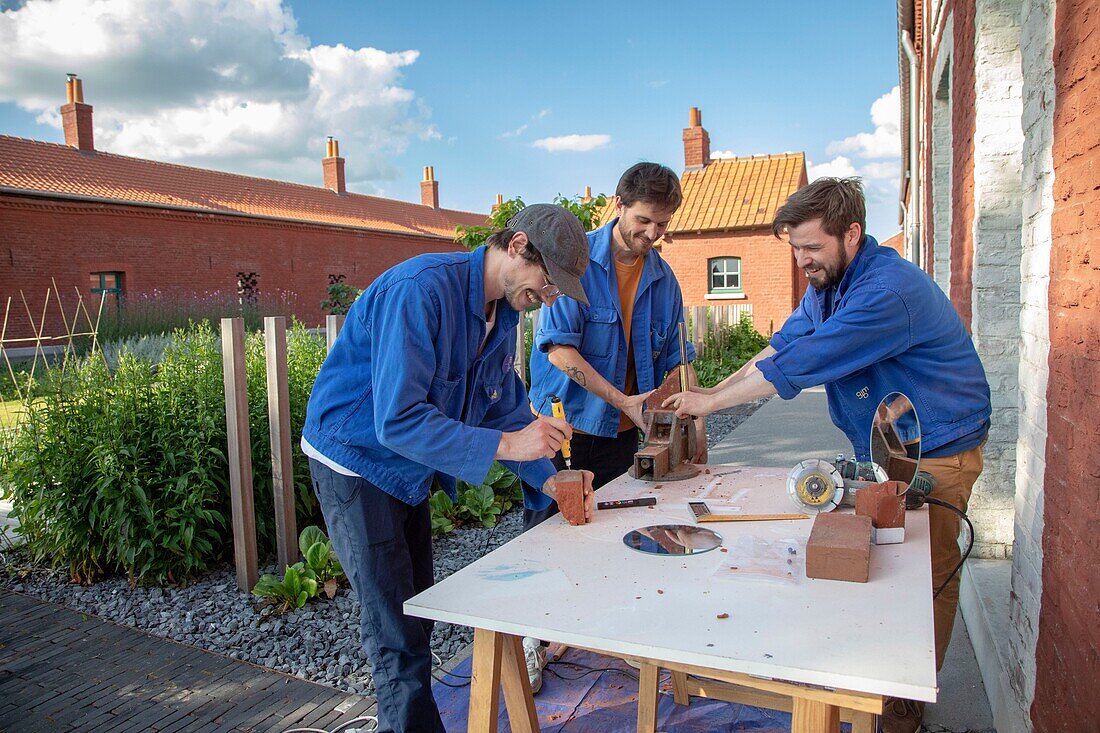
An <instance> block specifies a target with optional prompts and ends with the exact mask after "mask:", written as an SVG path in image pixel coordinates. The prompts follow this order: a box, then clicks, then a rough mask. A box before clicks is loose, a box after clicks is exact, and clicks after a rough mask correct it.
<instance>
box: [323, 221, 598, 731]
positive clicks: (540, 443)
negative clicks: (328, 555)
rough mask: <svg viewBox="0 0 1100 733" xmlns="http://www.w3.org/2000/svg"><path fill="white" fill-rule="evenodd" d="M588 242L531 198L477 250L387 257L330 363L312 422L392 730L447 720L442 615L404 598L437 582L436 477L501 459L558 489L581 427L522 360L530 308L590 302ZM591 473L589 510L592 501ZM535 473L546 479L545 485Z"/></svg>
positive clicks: (532, 481)
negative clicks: (524, 378) (529, 375)
mask: <svg viewBox="0 0 1100 733" xmlns="http://www.w3.org/2000/svg"><path fill="white" fill-rule="evenodd" d="M587 266H588V241H587V239H586V238H585V234H584V230H583V228H582V227H581V224H580V222H579V221H578V220H577V218H576V217H575V216H573V214H571V213H569V212H568V211H566V210H565V209H563V208H562V207H560V206H552V205H550V204H535V205H532V206H528V207H527V208H525V209H522V210H521V211H520V212H519V213H517V214H516V216H514V217H513V218H512V219H511V220H510V221H509V222H508V225H507V228H505V229H504V230H502V231H498V232H496V233H494V234H493V235H492V236H490V237H489V239H488V241H487V242H486V244H485V245H484V246H482V247H479V248H478V249H476V250H474V251H473V252H463V253H448V254H428V255H421V256H419V257H414V258H412V259H410V260H407V261H406V262H403V263H401V264H400V265H397V266H396V267H394V268H392V269H390V270H387V271H386V272H385V273H383V274H382V275H381V276H380V277H379V278H378V279H377V280H375V281H374V283H373V284H371V286H370V287H369V288H368V289H367V291H366V292H365V293H363V295H362V296H360V297H359V299H358V300H356V302H355V304H354V305H353V306H352V307H351V310H350V311H349V312H348V316H347V319H346V321H345V324H344V327H343V329H342V330H341V331H340V335H339V337H338V338H337V339H336V342H335V344H333V347H332V351H331V352H330V353H329V355H328V358H327V359H325V363H324V364H323V365H322V367H321V371H320V373H319V374H318V375H317V381H316V382H315V383H314V385H313V392H312V394H311V395H310V399H309V405H308V408H307V411H306V423H305V427H304V429H303V431H302V450H303V452H305V454H306V455H307V456H309V459H310V460H309V467H310V473H311V474H312V476H313V488H314V491H315V492H316V493H317V497H318V499H319V501H320V503H321V510H322V512H323V513H324V516H325V523H326V524H327V525H328V530H329V534H330V535H331V537H332V542H333V546H334V547H335V549H336V554H337V556H338V557H339V559H340V563H341V565H343V567H344V571H345V572H346V573H347V576H348V579H349V580H350V581H351V585H352V587H353V588H354V589H355V592H356V595H357V596H358V598H359V603H360V606H361V612H360V638H361V640H362V643H363V647H364V648H365V650H366V652H367V656H368V658H369V659H370V661H371V665H372V673H373V676H374V687H375V693H376V696H377V698H378V728H377V730H378V731H383V732H388V731H402V732H406V731H408V732H411V731H428V732H431V733H435V732H437V731H443V725H442V723H441V721H440V718H439V711H438V709H437V708H436V705H435V701H434V700H433V698H432V693H431V681H432V678H431V651H430V647H429V642H430V639H431V632H432V622H431V621H427V620H423V619H417V618H410V617H408V616H405V615H404V613H403V611H402V604H404V602H405V601H406V600H408V599H409V598H411V597H412V596H414V595H416V594H417V593H419V592H420V591H422V590H424V589H426V588H428V587H429V586H430V585H431V584H432V582H433V577H432V540H431V511H430V509H429V508H428V496H429V494H430V491H431V488H432V484H433V481H438V482H439V484H440V485H441V486H442V487H443V489H444V490H446V491H447V492H448V493H449V494H450V495H451V497H452V498H454V496H455V479H456V478H461V479H462V480H464V481H467V482H469V483H472V484H475V485H477V484H480V483H481V482H482V481H483V480H484V478H485V476H486V475H487V474H488V472H489V467H490V466H491V465H492V462H493V461H494V460H500V461H503V462H504V463H505V465H507V466H508V467H509V468H510V469H512V470H513V471H514V472H516V473H518V474H519V475H520V476H521V477H522V478H523V480H524V484H525V486H524V497H523V498H524V505H525V506H526V507H528V508H531V509H542V508H545V507H547V506H549V505H550V503H551V501H552V500H553V497H554V488H555V474H556V469H555V468H554V466H553V464H552V463H551V462H550V460H549V458H550V457H551V456H553V455H554V454H555V453H556V452H557V451H558V449H559V448H560V447H561V444H562V441H563V440H567V439H569V438H570V437H571V436H572V430H571V428H570V427H569V425H568V424H567V423H566V422H565V421H563V420H558V419H555V418H552V417H538V418H536V417H534V416H533V415H532V414H531V410H530V407H529V403H528V400H527V393H526V390H525V389H524V387H523V383H522V382H521V381H520V379H519V376H518V375H517V374H516V372H515V370H514V369H513V360H514V359H515V348H516V325H517V323H518V320H519V316H518V313H517V312H518V311H523V310H526V309H528V308H532V307H534V306H535V305H538V304H540V303H542V304H550V303H553V302H554V301H555V300H556V299H557V298H558V297H559V296H560V295H563V294H564V295H567V296H569V297H571V298H575V299H577V300H579V301H581V302H587V299H586V298H585V294H584V289H583V288H582V287H581V283H580V277H581V275H583V274H584V271H585V268H586V267H587ZM591 483H592V474H591V473H589V472H585V495H586V500H585V503H584V511H583V515H580V516H566V519H567V520H568V521H569V522H570V523H572V524H582V523H584V522H585V521H586V520H587V519H588V518H590V517H591V512H592V499H591V495H592V486H591ZM531 487H541V491H538V490H535V489H533V488H531Z"/></svg>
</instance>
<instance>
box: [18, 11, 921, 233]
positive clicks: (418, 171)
mask: <svg viewBox="0 0 1100 733" xmlns="http://www.w3.org/2000/svg"><path fill="white" fill-rule="evenodd" d="M0 9H2V11H3V12H2V13H0V49H3V53H4V55H5V57H6V58H5V60H4V62H3V63H0V134H5V135H16V136H20V137H27V138H34V139H37V140H46V141H54V142H62V141H63V135H62V133H61V120H60V114H59V112H58V107H59V106H60V105H61V104H62V103H63V102H64V101H65V100H64V96H65V91H64V86H65V74H66V73H68V72H74V73H77V74H79V76H80V77H81V79H82V80H83V83H84V96H85V101H86V102H87V103H89V104H91V105H93V107H94V110H95V111H94V124H95V141H96V148H97V149H99V150H106V151H109V152H112V153H119V154H123V155H133V156H137V157H142V158H151V159H155V160H161V161H167V162H174V163H181V164H185V165H194V166H200V167H204V168H215V169H218V170H225V171H232V172H235V173H244V174H248V175H256V176H262V177H266V178H276V179H281V180H288V181H295V182H299V183H305V184H310V185H318V186H319V185H321V183H322V170H321V163H320V159H321V158H322V157H323V156H324V151H325V139H326V137H327V136H328V135H332V136H334V137H336V138H337V139H338V140H339V142H340V154H341V155H342V156H343V157H344V158H346V160H347V163H346V174H347V181H348V189H349V190H350V191H354V192H357V193H369V194H375V195H381V196H387V197H391V198H397V199H403V200H408V201H416V202H419V200H420V188H419V182H420V180H421V177H422V172H423V167H424V166H427V165H431V166H433V167H434V169H435V178H436V179H437V180H438V181H439V193H440V204H441V206H443V207H445V208H452V209H462V210H467V211H479V212H487V211H488V209H489V207H490V206H491V204H492V202H493V201H494V200H495V198H496V194H498V193H500V194H503V195H504V197H505V198H511V197H513V196H520V197H522V198H523V200H524V201H526V202H527V203H534V202H537V201H547V200H550V199H551V198H552V197H554V196H555V195H558V194H561V195H564V196H576V195H579V194H580V193H581V192H582V191H583V190H584V187H585V186H586V185H588V186H591V187H592V189H593V191H594V192H596V193H600V192H603V193H609V194H610V193H613V192H614V187H615V183H616V182H617V181H618V178H619V175H620V174H621V173H622V172H623V171H624V170H625V169H626V168H628V167H629V166H631V165H633V164H634V163H636V162H639V161H642V160H654V161H658V162H661V163H664V164H666V165H668V166H670V167H671V168H673V170H676V171H681V170H682V169H683V165H684V159H683V143H682V140H681V134H682V130H683V128H684V127H686V126H687V124H688V110H689V109H690V108H691V107H698V108H700V110H701V111H702V118H703V126H704V127H705V128H706V129H707V131H708V133H709V134H710V141H711V154H712V157H720V156H729V155H736V156H743V155H753V154H765V153H783V152H788V151H804V152H805V153H806V156H807V160H808V162H809V176H810V179H811V180H813V179H814V178H815V177H817V176H820V175H860V176H862V177H863V178H864V183H865V186H866V190H867V198H868V232H869V233H871V234H873V235H875V236H877V237H878V238H879V239H880V240H882V239H885V238H886V237H888V236H890V235H892V234H894V233H895V232H897V231H898V229H899V226H898V216H897V212H898V204H897V194H898V182H899V175H900V150H901V146H900V139H899V117H900V108H899V99H898V89H897V85H898V61H897V34H896V22H897V21H896V16H895V13H896V8H895V7H894V4H893V3H889V2H881V0H877V1H872V0H859V1H851V2H848V1H844V2H842V1H840V0H818V1H816V2H813V1H805V2H795V1H793V0H791V1H790V2H785V1H782V0H776V1H775V2H759V0H757V1H756V2H743V1H741V0H725V1H716V2H708V1H705V0H698V1H697V2H693V3H668V2H648V1H647V0H638V1H636V2H633V3H627V4H615V3H592V2H589V3H574V2H566V1H564V0H560V1H559V2H555V3H516V2H478V1H476V0H469V1H466V2H454V1H453V0H452V1H450V2H435V1H434V0H420V1H419V2H407V3H398V2H364V1H362V0H360V1H358V2H351V1H348V2H334V1H329V0H308V1H307V0H293V1H284V2H279V1H278V0H53V1H47V0H14V1H12V0H0Z"/></svg>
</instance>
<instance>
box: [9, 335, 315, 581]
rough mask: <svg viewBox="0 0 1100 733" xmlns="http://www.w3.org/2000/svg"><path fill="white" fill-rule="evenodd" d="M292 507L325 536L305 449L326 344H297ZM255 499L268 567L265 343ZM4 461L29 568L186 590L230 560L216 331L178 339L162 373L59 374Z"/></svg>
mask: <svg viewBox="0 0 1100 733" xmlns="http://www.w3.org/2000/svg"><path fill="white" fill-rule="evenodd" d="M287 342H288V379H289V387H290V400H291V404H290V412H291V432H292V440H291V443H292V446H293V450H294V483H295V498H296V501H295V506H296V511H297V516H298V521H299V523H300V524H302V525H309V524H319V523H321V521H322V520H321V517H320V511H319V508H318V505H317V501H316V499H315V498H314V497H313V493H312V487H311V482H310V480H309V469H308V465H307V462H306V460H305V459H304V457H303V456H302V455H301V449H300V447H299V446H298V440H299V438H300V436H301V429H302V424H303V422H304V416H305V404H306V401H307V399H308V396H309V391H310V389H311V387H312V384H313V380H314V378H315V377H316V374H317V370H318V369H319V367H320V364H321V362H322V361H323V360H324V356H325V343H324V339H323V338H322V337H320V336H316V335H313V334H310V333H309V332H308V331H306V330H305V329H304V328H302V327H301V326H300V325H295V326H294V327H293V328H291V329H290V330H289V332H288V339H287ZM246 351H247V358H246V367H247V372H248V378H249V384H250V389H249V400H250V404H249V415H250V429H251V439H252V450H253V456H252V458H253V481H254V485H253V497H254V501H255V505H256V528H257V539H258V545H259V550H260V553H261V555H263V554H264V553H270V552H272V551H273V549H274V545H275V536H274V533H275V528H274V511H273V506H272V505H273V496H272V486H271V450H270V444H269V438H268V431H267V390H266V389H265V383H266V375H265V363H264V354H263V347H262V335H261V334H251V335H250V336H249V337H248V340H247V344H246ZM50 374H51V379H50V380H49V389H47V390H44V392H43V394H41V396H39V397H37V398H35V399H33V400H31V401H30V402H29V403H28V404H27V405H25V410H26V415H25V418H24V420H23V422H22V423H21V424H20V426H19V428H18V429H16V430H14V431H11V432H10V433H8V434H7V437H6V439H5V441H4V445H3V446H2V448H3V451H2V453H0V480H2V481H3V485H4V486H5V487H6V491H7V492H8V494H9V495H10V498H11V499H12V503H13V512H12V514H13V516H15V517H16V518H18V520H19V522H20V530H19V532H20V534H21V535H22V536H23V537H24V538H25V539H26V542H27V547H28V549H29V551H30V552H31V554H32V557H33V558H34V559H36V560H38V561H47V562H50V563H51V564H53V565H55V566H63V567H66V568H67V569H68V570H69V572H70V574H71V576H72V577H73V579H74V580H76V581H79V582H92V581H94V580H95V579H97V578H98V577H99V576H101V575H102V574H104V573H111V572H118V571H121V572H125V573H126V574H127V575H128V576H129V577H130V579H131V582H134V583H138V582H140V583H157V584H162V583H166V582H175V583H185V582H187V581H188V580H190V579H191V578H194V577H195V576H196V575H198V574H199V573H202V572H204V571H205V570H206V569H207V568H209V567H210V566H211V565H212V564H213V563H215V562H218V561H220V560H223V559H225V558H227V557H228V556H230V555H231V553H232V541H231V532H230V509H229V489H228V475H229V473H228V462H227V458H226V454H225V449H226V427H225V398H224V391H223V384H222V360H221V349H220V341H219V339H218V337H217V335H216V333H215V331H214V329H213V327H212V326H210V325H209V324H196V325H191V326H189V327H188V328H186V329H183V330H179V331H176V332H175V333H173V335H172V338H171V340H170V342H169V343H168V344H167V345H165V347H164V350H163V354H162V355H161V357H160V361H159V363H154V361H153V360H152V358H151V357H150V355H149V354H143V355H141V356H138V355H135V354H133V353H129V352H127V351H125V350H121V353H120V354H119V355H118V357H117V363H116V364H115V369H114V371H113V372H112V371H111V370H110V369H108V366H107V364H106V362H105V359H104V356H103V354H102V353H98V352H97V353H94V354H90V355H88V356H86V357H84V358H80V359H76V358H73V359H69V360H68V361H67V362H66V363H65V365H64V368H55V369H54V370H52V371H51V373H50Z"/></svg>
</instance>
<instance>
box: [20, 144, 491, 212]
mask: <svg viewBox="0 0 1100 733" xmlns="http://www.w3.org/2000/svg"><path fill="white" fill-rule="evenodd" d="M4 139H8V140H15V141H18V142H23V143H32V144H35V145H45V146H48V147H51V148H58V149H63V150H74V151H75V150H76V148H73V147H72V146H69V145H65V144H64V143H54V142H49V141H47V140H34V139H33V138H25V137H19V136H16V135H3V134H0V141H2V140H4ZM78 152H79V151H78ZM92 152H94V153H95V155H96V156H104V157H108V158H115V159H118V160H125V161H134V162H136V163H140V164H144V165H154V166H164V167H166V168H173V169H178V170H181V171H187V172H190V171H195V172H197V173H201V174H203V175H209V174H215V175H219V176H227V177H231V178H239V179H245V180H251V181H259V182H261V183H264V184H272V183H275V184H278V185H280V186H293V187H295V188H304V189H306V190H308V191H311V192H312V191H328V190H329V189H327V188H325V187H324V186H311V185H309V184H307V183H297V182H295V181H285V180H282V179H279V178H261V177H260V176H253V175H249V174H247V173H233V172H230V171H223V170H218V169H217V168H200V167H198V166H194V165H186V164H183V163H170V162H167V161H163V160H155V159H153V158H139V157H137V156H133V155H123V154H121V153H111V152H108V151H106V150H95V151H92ZM344 196H346V197H353V196H354V197H356V198H363V199H371V200H374V201H378V202H380V203H385V204H405V205H407V206H421V207H423V206H424V204H420V203H416V202H415V201H406V200H404V199H394V198H386V197H384V196H375V195H372V194H367V193H355V192H353V191H347V192H345V194H344ZM432 211H447V212H452V213H456V214H463V215H473V216H480V215H482V212H479V211H464V210H462V209H444V208H442V207H441V208H438V209H432Z"/></svg>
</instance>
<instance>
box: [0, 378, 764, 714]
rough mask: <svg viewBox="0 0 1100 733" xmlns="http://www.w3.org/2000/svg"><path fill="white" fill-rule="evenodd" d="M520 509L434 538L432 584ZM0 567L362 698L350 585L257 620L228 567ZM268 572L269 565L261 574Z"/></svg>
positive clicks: (453, 643)
mask: <svg viewBox="0 0 1100 733" xmlns="http://www.w3.org/2000/svg"><path fill="white" fill-rule="evenodd" d="M763 402H764V400H760V401H758V402H755V403H751V404H749V405H744V406H742V407H740V408H736V409H735V410H733V411H731V412H729V413H726V414H722V415H712V416H711V417H709V418H707V443H708V446H713V445H715V444H716V443H717V442H718V441H720V440H721V439H722V438H724V437H725V436H726V435H728V434H729V433H730V432H731V431H732V430H733V429H734V428H735V427H737V425H739V424H740V423H741V422H743V421H744V420H745V419H746V418H747V417H748V416H749V415H751V414H752V413H753V412H754V411H755V410H756V409H757V408H758V407H759V406H760V405H761V404H763ZM522 522H523V512H522V511H520V510H519V509H514V510H512V511H510V512H509V513H508V514H506V515H505V516H504V517H503V518H502V519H501V521H500V523H499V524H498V525H497V526H496V527H494V528H492V529H486V528H484V527H462V528H460V529H458V530H456V531H454V532H452V533H450V534H448V535H446V536H444V537H441V538H439V539H437V540H436V541H435V548H434V550H435V578H436V580H437V581H439V580H442V579H443V578H445V577H447V576H448V575H450V574H451V573H453V572H455V571H456V570H459V569H461V568H463V567H465V566H466V565H468V564H469V563H471V562H473V561H474V560H477V559H478V558H480V557H481V556H483V555H485V554H487V553H488V552H490V551H492V550H494V549H496V548H497V547H499V546H500V545H502V544H504V543H505V542H507V541H508V540H510V539H512V538H513V537H515V536H516V535H518V534H519V533H520V529H521V527H522ZM3 556H4V557H5V558H6V562H0V587H2V588H6V589H8V590H12V591H15V592H18V593H26V594H28V595H30V596H34V597H35V598H41V599H43V600H47V601H51V602H53V603H58V604H61V605H64V606H68V607H69V608H73V609H75V610H78V611H81V612H83V613H89V614H92V615H95V616H98V617H100V618H104V619H108V620H111V621H114V622H116V623H119V624H123V625H125V626H131V627H134V628H137V629H141V630H142V631H145V632H148V633H150V634H154V635H156V636H162V637H165V638H168V639H172V640H173V641H178V642H182V643H184V644H190V645H193V646H196V647H199V648H202V649H207V650H209V651H213V652H218V653H221V654H226V655H228V656H230V657H232V658H234V659H241V660H245V661H248V662H252V663H254V664H259V665H261V666H264V667H267V668H269V669H274V670H278V671H280V672H286V673H288V674H292V675H295V676H297V677H301V678H303V679H308V680H311V681H313V682H319V683H321V684H325V685H331V686H333V687H337V688H339V689H341V690H344V691H347V692H353V693H359V694H364V695H366V694H371V693H372V692H373V688H372V686H371V677H370V668H369V664H368V662H367V660H366V656H365V654H364V652H363V650H362V647H361V646H360V645H359V603H358V601H357V600H356V597H355V593H354V592H353V591H352V590H351V589H350V588H347V587H345V588H342V589H341V590H340V591H339V593H338V594H337V596H336V598H335V599H334V600H332V601H321V602H311V603H309V604H307V605H306V606H305V607H304V608H301V609H298V610H296V611H291V612H290V613H287V614H284V615H281V616H270V615H263V614H261V612H260V607H259V604H258V602H257V599H256V598H254V597H253V596H250V595H246V594H243V593H240V592H239V591H238V590H237V587H236V578H235V576H234V573H233V569H232V567H231V566H226V567H223V568H221V569H218V570H215V571H213V572H210V573H208V574H207V575H205V576H203V577H202V578H200V579H199V580H197V581H196V582H195V583H193V584H192V585H190V586H188V587H186V588H176V587H167V588H141V587H139V588H131V587H130V586H129V583H128V582H127V581H126V579H125V578H122V577H117V578H110V579H107V580H103V581H101V582H99V583H96V584H95V585H92V586H80V585H74V584H73V583H71V582H69V579H68V576H67V574H66V573H64V572H59V571H49V570H45V569H42V568H32V567H29V566H27V565H26V556H25V554H24V553H23V552H22V551H20V550H19V549H15V550H9V551H7V552H5V553H4V555H3ZM260 572H261V573H275V572H276V571H275V567H274V566H273V565H269V566H267V567H264V568H261V570H260ZM472 640H473V632H472V630H471V629H469V628H468V627H465V626H456V625H452V624H444V623H437V624H436V625H435V632H434V633H433V634H432V649H433V650H434V651H435V652H436V654H438V655H439V657H440V659H442V660H444V661H446V660H449V659H450V658H451V657H453V656H454V655H456V654H457V653H459V652H460V651H462V650H463V649H464V648H465V647H466V646H467V645H468V644H470V643H471V641H472Z"/></svg>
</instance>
